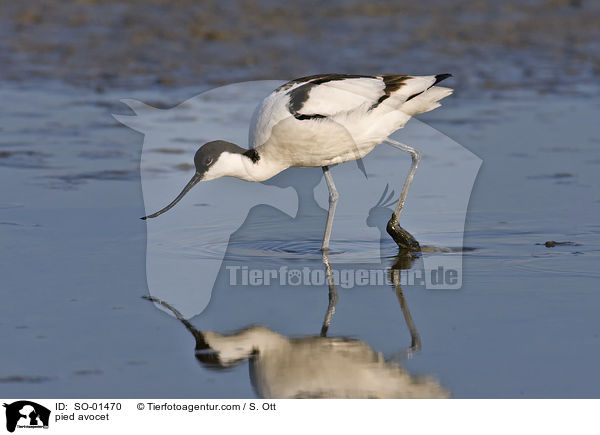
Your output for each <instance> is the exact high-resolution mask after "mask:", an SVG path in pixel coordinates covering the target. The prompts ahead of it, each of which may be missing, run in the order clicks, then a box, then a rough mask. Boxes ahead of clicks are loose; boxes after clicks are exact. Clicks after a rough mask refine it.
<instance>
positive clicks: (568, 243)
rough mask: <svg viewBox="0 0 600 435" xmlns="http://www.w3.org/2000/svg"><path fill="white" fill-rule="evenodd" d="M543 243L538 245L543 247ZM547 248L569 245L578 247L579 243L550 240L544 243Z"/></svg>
mask: <svg viewBox="0 0 600 435" xmlns="http://www.w3.org/2000/svg"><path fill="white" fill-rule="evenodd" d="M541 244H542V243H536V245H541ZM543 245H544V246H545V247H546V248H554V247H555V246H560V245H567V246H578V244H577V243H573V242H555V241H554V240H548V241H547V242H546V243H543Z"/></svg>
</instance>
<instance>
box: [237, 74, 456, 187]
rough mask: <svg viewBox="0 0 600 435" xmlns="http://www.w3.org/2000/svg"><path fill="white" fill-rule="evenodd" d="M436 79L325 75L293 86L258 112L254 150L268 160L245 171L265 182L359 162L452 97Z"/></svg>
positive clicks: (252, 142)
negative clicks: (295, 169)
mask: <svg viewBox="0 0 600 435" xmlns="http://www.w3.org/2000/svg"><path fill="white" fill-rule="evenodd" d="M437 80H438V77H436V76H420V77H411V76H400V75H395V76H394V75H387V76H386V75H382V76H372V77H371V76H364V77H362V76H350V75H347V76H344V75H336V74H325V75H319V76H312V77H307V78H304V79H297V80H294V81H292V82H289V83H287V84H286V85H283V86H281V87H280V88H278V89H276V90H275V91H273V92H272V93H271V94H270V95H268V96H267V97H266V98H265V99H264V100H263V101H262V103H261V104H259V106H258V107H257V108H256V111H255V113H254V117H253V122H252V126H251V130H250V147H251V148H256V149H257V151H259V154H260V155H261V156H264V157H266V158H265V160H264V163H263V165H265V166H264V168H260V167H261V166H262V165H261V163H260V162H259V164H257V165H254V166H256V167H254V168H252V167H249V168H247V169H248V170H250V171H252V170H254V171H255V172H257V174H255V175H256V176H255V177H254V178H256V179H261V178H263V177H267V178H269V177H271V176H273V175H274V173H273V171H281V170H283V169H285V167H290V166H326V165H331V164H336V163H341V162H345V161H348V160H355V159H358V158H361V157H363V156H365V155H366V154H367V153H369V152H370V151H371V150H372V149H373V148H374V147H375V146H376V145H378V144H379V143H381V142H382V141H383V140H384V139H385V138H387V137H388V136H389V135H390V134H392V133H393V132H394V131H396V130H398V129H400V128H402V127H403V126H404V125H405V124H406V122H408V120H409V119H410V117H411V116H413V115H415V114H418V113H423V112H426V111H428V110H432V109H434V108H435V107H438V106H439V103H438V101H439V100H440V99H442V98H444V97H446V96H448V95H450V94H451V93H452V90H451V89H449V88H442V87H439V86H434V84H435V83H436V81H437ZM267 160H268V161H269V162H270V163H269V165H268V166H269V167H267V164H266V161H267ZM274 162H276V163H277V164H274ZM280 167H281V169H280ZM275 173H276V172H275ZM265 179H266V178H265Z"/></svg>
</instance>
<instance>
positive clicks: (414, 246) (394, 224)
mask: <svg viewBox="0 0 600 435" xmlns="http://www.w3.org/2000/svg"><path fill="white" fill-rule="evenodd" d="M386 230H387V232H388V234H389V235H390V236H392V239H394V241H395V242H396V244H397V245H398V247H399V248H400V249H401V250H405V251H409V252H418V251H420V250H421V246H420V245H419V242H417V239H415V238H414V237H413V236H412V234H410V233H409V232H408V231H406V230H405V229H404V228H402V227H401V226H400V223H399V222H398V218H396V214H392V218H391V219H390V221H389V222H388V224H387V228H386Z"/></svg>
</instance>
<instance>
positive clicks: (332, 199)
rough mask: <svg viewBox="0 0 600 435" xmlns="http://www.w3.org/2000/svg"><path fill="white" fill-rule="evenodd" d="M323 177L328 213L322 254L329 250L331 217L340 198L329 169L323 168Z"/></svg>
mask: <svg viewBox="0 0 600 435" xmlns="http://www.w3.org/2000/svg"><path fill="white" fill-rule="evenodd" d="M323 175H325V181H326V182H327V187H328V189H329V212H328V213H327V224H326V225H325V235H324V236H323V245H321V250H322V251H323V252H325V251H328V250H329V238H330V237H331V228H332V227H333V215H334V214H335V207H336V206H337V200H338V198H339V197H340V196H339V194H338V191H337V189H336V188H335V184H333V178H332V177H331V174H330V173H329V168H328V167H327V166H323Z"/></svg>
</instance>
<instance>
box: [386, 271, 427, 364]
mask: <svg viewBox="0 0 600 435" xmlns="http://www.w3.org/2000/svg"><path fill="white" fill-rule="evenodd" d="M391 272H392V273H393V274H394V275H393V281H394V290H395V291H396V297H397V298H398V302H400V309H401V310H402V314H403V315H404V321H405V322H406V326H408V330H409V331H410V347H409V348H408V356H411V355H412V354H413V353H414V352H418V351H420V350H421V336H420V335H419V331H417V327H416V326H415V321H414V320H413V318H412V316H411V314H410V310H409V309H408V304H407V303H406V299H405V298H404V293H403V292H402V286H401V285H400V274H399V273H394V272H400V270H399V269H396V270H394V269H392V270H391Z"/></svg>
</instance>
